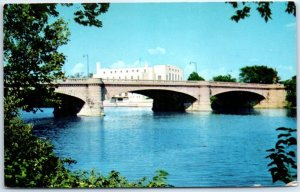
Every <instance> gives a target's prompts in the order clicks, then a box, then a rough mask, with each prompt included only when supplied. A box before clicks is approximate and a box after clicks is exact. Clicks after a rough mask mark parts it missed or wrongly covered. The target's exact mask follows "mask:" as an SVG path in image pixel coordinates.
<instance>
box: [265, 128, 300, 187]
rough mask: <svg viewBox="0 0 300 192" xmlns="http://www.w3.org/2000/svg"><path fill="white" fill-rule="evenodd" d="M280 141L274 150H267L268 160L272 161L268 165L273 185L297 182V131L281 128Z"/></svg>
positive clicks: (279, 129)
mask: <svg viewBox="0 0 300 192" xmlns="http://www.w3.org/2000/svg"><path fill="white" fill-rule="evenodd" d="M276 130H277V131H279V135H278V141H277V142H276V145H275V147H274V148H272V149H269V150H267V152H269V155H268V156H267V157H266V158H269V159H270V160H271V163H269V164H268V167H270V169H269V172H270V173H271V175H272V179H273V183H275V182H277V181H283V182H284V183H290V182H292V181H295V180H297V162H296V151H297V148H296V147H297V139H296V134H294V135H293V133H295V132H296V129H292V128H286V127H279V128H277V129H276Z"/></svg>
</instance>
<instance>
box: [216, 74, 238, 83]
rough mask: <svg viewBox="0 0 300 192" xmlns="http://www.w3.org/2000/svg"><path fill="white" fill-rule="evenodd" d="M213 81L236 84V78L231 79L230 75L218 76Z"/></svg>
mask: <svg viewBox="0 0 300 192" xmlns="http://www.w3.org/2000/svg"><path fill="white" fill-rule="evenodd" d="M213 81H221V82H236V78H233V77H231V75H230V74H228V75H218V76H215V77H213Z"/></svg>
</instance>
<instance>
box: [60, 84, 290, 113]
mask: <svg viewBox="0 0 300 192" xmlns="http://www.w3.org/2000/svg"><path fill="white" fill-rule="evenodd" d="M56 83H57V88H56V90H55V92H57V93H59V94H61V95H62V100H63V102H62V103H63V104H62V106H61V107H60V108H59V109H58V108H57V109H55V114H56V115H58V116H59V115H74V114H78V115H85V116H101V115H104V108H103V101H104V100H105V99H110V98H112V97H113V96H115V95H118V94H120V93H125V92H132V93H139V94H142V95H146V96H148V97H150V98H152V99H153V108H152V109H153V110H154V111H173V110H175V111H181V110H191V111H211V110H212V108H211V98H212V97H213V96H216V97H219V96H220V98H222V96H225V95H230V97H231V96H232V97H236V99H238V100H239V99H242V98H241V97H244V95H243V93H247V94H248V95H249V94H250V95H252V96H254V98H256V100H258V102H257V103H256V105H255V107H256V108H283V107H284V106H285V105H286V101H285V97H286V91H285V89H284V86H283V85H281V84H252V83H251V84H250V83H227V82H210V81H164V80H161V81H153V80H102V79H96V78H90V79H67V80H66V81H57V82H56ZM245 98H246V99H248V98H251V97H245ZM232 104H234V103H232ZM70 113H71V114H70Z"/></svg>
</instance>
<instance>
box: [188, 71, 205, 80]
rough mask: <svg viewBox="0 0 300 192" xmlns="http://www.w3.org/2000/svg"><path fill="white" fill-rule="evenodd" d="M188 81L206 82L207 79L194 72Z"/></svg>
mask: <svg viewBox="0 0 300 192" xmlns="http://www.w3.org/2000/svg"><path fill="white" fill-rule="evenodd" d="M188 81H205V79H204V78H203V77H201V76H199V74H198V73H197V72H193V73H191V74H190V76H189V78H188Z"/></svg>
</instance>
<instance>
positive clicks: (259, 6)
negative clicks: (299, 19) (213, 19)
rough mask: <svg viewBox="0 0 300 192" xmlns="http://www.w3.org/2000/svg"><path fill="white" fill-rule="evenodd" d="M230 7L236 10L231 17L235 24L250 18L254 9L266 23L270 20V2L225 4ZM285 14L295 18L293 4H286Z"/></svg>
mask: <svg viewBox="0 0 300 192" xmlns="http://www.w3.org/2000/svg"><path fill="white" fill-rule="evenodd" d="M227 3H229V4H231V5H232V7H233V8H234V9H236V12H235V14H234V15H233V16H232V17H231V20H233V21H235V22H239V21H240V20H241V19H245V18H247V17H250V12H251V9H252V8H254V7H256V10H257V11H258V12H259V14H260V16H261V17H262V18H263V19H264V20H265V22H268V21H269V20H270V19H272V9H271V4H272V2H236V1H232V2H227ZM285 12H287V13H288V14H292V15H294V16H296V5H295V3H294V2H292V1H289V2H287V4H286V9H285Z"/></svg>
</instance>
